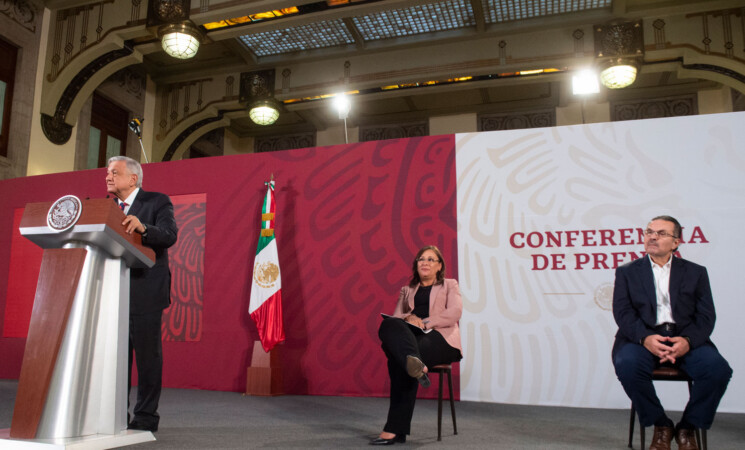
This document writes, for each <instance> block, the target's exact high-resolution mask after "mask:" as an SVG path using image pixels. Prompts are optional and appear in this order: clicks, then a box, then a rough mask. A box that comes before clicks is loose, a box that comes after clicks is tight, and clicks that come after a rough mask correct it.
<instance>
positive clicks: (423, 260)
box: [416, 258, 440, 264]
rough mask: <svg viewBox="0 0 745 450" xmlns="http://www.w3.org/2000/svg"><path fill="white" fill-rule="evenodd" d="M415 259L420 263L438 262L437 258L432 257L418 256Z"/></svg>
mask: <svg viewBox="0 0 745 450" xmlns="http://www.w3.org/2000/svg"><path fill="white" fill-rule="evenodd" d="M416 261H417V262H420V263H423V262H428V263H430V264H434V263H438V262H440V260H439V259H434V258H418V259H417V260H416Z"/></svg>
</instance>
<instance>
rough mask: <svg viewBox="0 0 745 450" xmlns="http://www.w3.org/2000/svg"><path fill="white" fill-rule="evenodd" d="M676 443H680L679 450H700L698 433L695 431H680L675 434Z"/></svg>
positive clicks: (682, 429) (683, 429)
mask: <svg viewBox="0 0 745 450" xmlns="http://www.w3.org/2000/svg"><path fill="white" fill-rule="evenodd" d="M675 442H677V443H678V449H679V450H698V444H697V443H696V433H695V432H694V431H693V430H686V429H685V428H681V429H679V430H678V431H676V432H675Z"/></svg>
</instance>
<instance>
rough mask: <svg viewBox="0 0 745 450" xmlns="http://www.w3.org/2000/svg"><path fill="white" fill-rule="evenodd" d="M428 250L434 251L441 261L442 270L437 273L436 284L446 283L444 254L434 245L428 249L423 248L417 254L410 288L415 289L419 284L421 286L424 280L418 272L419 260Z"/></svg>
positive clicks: (427, 247)
mask: <svg viewBox="0 0 745 450" xmlns="http://www.w3.org/2000/svg"><path fill="white" fill-rule="evenodd" d="M427 250H432V251H433V252H434V253H435V255H437V259H439V260H440V264H441V266H440V270H438V271H437V276H436V278H435V284H442V283H443V282H445V260H444V259H442V253H441V252H440V249H439V248H437V247H436V246H434V245H428V246H426V247H422V248H421V249H419V251H418V252H417V254H416V256H415V257H414V264H412V266H411V271H412V272H413V273H412V275H411V281H410V282H409V287H414V286H416V285H417V284H419V283H420V282H421V281H422V280H420V279H419V271H417V266H418V261H417V260H418V259H419V257H420V256H422V254H423V253H424V252H426V251H427Z"/></svg>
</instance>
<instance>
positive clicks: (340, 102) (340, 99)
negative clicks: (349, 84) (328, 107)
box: [334, 94, 351, 120]
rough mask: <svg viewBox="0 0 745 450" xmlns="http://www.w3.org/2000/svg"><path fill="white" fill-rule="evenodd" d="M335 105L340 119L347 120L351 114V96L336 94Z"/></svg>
mask: <svg viewBox="0 0 745 450" xmlns="http://www.w3.org/2000/svg"><path fill="white" fill-rule="evenodd" d="M334 107H335V108H336V111H337V112H338V113H339V120H346V119H347V117H348V116H349V110H350V108H351V105H350V103H349V98H347V96H346V95H345V94H336V95H335V96H334Z"/></svg>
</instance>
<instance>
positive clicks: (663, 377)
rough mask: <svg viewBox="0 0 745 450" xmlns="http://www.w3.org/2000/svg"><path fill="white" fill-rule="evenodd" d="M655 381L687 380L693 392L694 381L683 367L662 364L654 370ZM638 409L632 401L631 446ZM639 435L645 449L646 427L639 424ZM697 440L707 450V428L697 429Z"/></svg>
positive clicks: (702, 448)
mask: <svg viewBox="0 0 745 450" xmlns="http://www.w3.org/2000/svg"><path fill="white" fill-rule="evenodd" d="M652 380H653V381H685V382H687V383H688V393H689V394H690V393H691V386H692V381H691V379H690V378H689V377H688V374H687V373H685V372H683V371H682V370H681V369H678V368H675V367H667V366H662V367H658V368H656V369H654V370H653V371H652ZM635 415H636V409H635V408H634V404H633V403H631V418H630V419H629V448H634V447H633V446H632V441H633V439H634V422H636V417H635ZM639 437H640V438H641V449H642V450H644V427H643V426H641V424H639ZM696 442H697V443H698V448H700V449H701V450H706V430H699V429H696Z"/></svg>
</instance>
